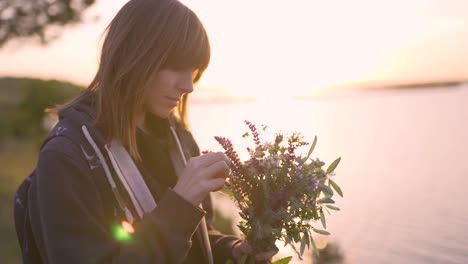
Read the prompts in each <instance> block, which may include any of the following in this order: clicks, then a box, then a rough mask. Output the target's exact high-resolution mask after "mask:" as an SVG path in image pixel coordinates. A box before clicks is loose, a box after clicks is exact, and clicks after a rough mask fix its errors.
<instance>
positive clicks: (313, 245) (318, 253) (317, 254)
mask: <svg viewBox="0 0 468 264" xmlns="http://www.w3.org/2000/svg"><path fill="white" fill-rule="evenodd" d="M310 242H311V243H312V248H313V249H314V254H315V256H317V257H319V256H320V252H319V250H318V248H317V245H315V241H314V238H313V237H312V235H311V236H310Z"/></svg>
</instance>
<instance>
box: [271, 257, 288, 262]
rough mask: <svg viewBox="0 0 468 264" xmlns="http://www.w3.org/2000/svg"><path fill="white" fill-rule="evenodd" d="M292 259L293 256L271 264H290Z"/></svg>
mask: <svg viewBox="0 0 468 264" xmlns="http://www.w3.org/2000/svg"><path fill="white" fill-rule="evenodd" d="M291 259H292V256H291V257H286V258H282V259H279V260H277V261H275V262H273V263H271V264H288V263H289V262H290V261H291Z"/></svg>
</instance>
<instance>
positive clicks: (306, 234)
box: [302, 231, 310, 248]
mask: <svg viewBox="0 0 468 264" xmlns="http://www.w3.org/2000/svg"><path fill="white" fill-rule="evenodd" d="M302 241H304V242H306V244H307V248H310V237H309V232H307V231H304V236H303V237H302Z"/></svg>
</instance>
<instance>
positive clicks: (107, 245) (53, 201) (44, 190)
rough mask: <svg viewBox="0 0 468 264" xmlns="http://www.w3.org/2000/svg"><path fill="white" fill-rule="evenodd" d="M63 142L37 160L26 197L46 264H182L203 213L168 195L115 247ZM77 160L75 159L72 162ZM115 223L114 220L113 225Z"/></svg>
mask: <svg viewBox="0 0 468 264" xmlns="http://www.w3.org/2000/svg"><path fill="white" fill-rule="evenodd" d="M77 150H78V149H77V146H76V145H75V144H73V143H72V142H71V141H69V140H68V139H66V138H63V137H58V138H56V139H53V140H51V141H50V142H49V143H48V144H47V146H46V147H45V148H44V149H43V151H42V152H41V154H40V158H39V162H38V166H37V175H36V176H37V177H36V178H35V179H34V180H33V182H32V185H31V189H30V193H29V205H30V218H31V226H32V231H33V233H34V239H35V240H36V244H37V245H38V250H39V252H40V254H41V256H42V258H43V261H44V262H46V263H52V264H53V263H155V261H156V260H157V261H158V262H157V263H181V262H182V261H183V260H184V259H185V257H186V256H187V254H188V251H189V249H190V247H191V243H192V242H191V237H192V235H193V233H194V232H195V230H196V228H197V226H198V224H199V222H200V220H201V219H202V217H203V216H204V215H205V213H206V212H204V211H202V210H200V209H199V208H197V207H194V206H193V205H192V204H190V203H189V202H187V201H185V200H184V199H183V198H182V197H180V196H179V195H178V194H176V193H175V192H173V191H172V190H169V191H168V192H167V193H166V194H165V195H164V196H163V197H162V199H161V201H160V202H159V203H158V206H157V207H156V209H155V210H154V211H152V212H151V213H149V214H147V215H145V216H144V217H143V219H142V220H141V221H140V222H138V223H136V224H135V233H134V234H133V235H132V239H131V241H129V242H119V241H118V240H117V239H116V238H115V237H114V236H113V234H112V231H111V230H112V227H111V226H108V224H107V221H106V220H105V217H104V214H103V203H104V202H109V201H101V200H100V197H101V196H100V195H99V192H100V190H99V189H97V187H96V185H95V184H94V181H93V179H92V178H91V177H92V176H93V174H92V173H91V171H90V170H89V167H88V164H87V163H86V161H85V160H84V159H83V158H82V157H81V152H77ZM77 157H79V158H77ZM116 220H118V219H116Z"/></svg>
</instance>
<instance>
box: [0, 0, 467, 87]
mask: <svg viewBox="0 0 468 264" xmlns="http://www.w3.org/2000/svg"><path fill="white" fill-rule="evenodd" d="M125 2H127V1H124V0H98V1H97V3H96V4H95V5H94V6H93V7H92V8H90V9H89V10H88V11H87V12H86V14H85V17H86V18H87V20H88V21H89V22H87V23H85V24H79V25H76V26H69V27H67V28H65V29H64V30H63V31H62V32H63V34H62V37H61V38H60V39H58V40H57V41H54V42H52V43H51V44H50V45H49V46H46V47H41V46H39V45H37V44H35V43H33V42H27V43H23V44H21V46H18V45H17V44H16V43H11V44H10V45H8V46H6V47H4V48H2V49H1V50H0V62H1V63H0V76H5V75H8V76H11V75H13V76H34V77H41V78H57V79H62V80H69V81H73V82H77V83H79V84H83V85H85V84H87V83H88V82H89V81H90V79H91V78H92V77H93V75H94V73H95V71H96V67H97V59H98V51H99V42H98V40H99V35H100V33H101V32H102V31H103V29H104V27H105V25H107V23H108V22H109V21H110V19H111V18H112V17H113V16H114V15H115V14H116V12H117V11H118V10H119V9H120V7H121V6H122V5H123V4H124V3H125ZM182 2H184V3H185V4H186V5H187V6H189V7H190V8H192V9H193V10H194V11H195V12H196V13H197V14H198V16H199V17H200V19H201V20H202V22H203V23H204V25H205V27H206V29H207V31H208V34H209V36H210V40H211V46H212V60H211V63H210V66H209V68H208V70H207V72H206V73H205V75H204V77H203V79H202V81H201V83H200V85H199V86H200V87H201V89H208V88H209V89H219V90H220V91H227V92H229V93H232V94H239V95H241V94H253V95H260V94H266V93H267V94H269V95H270V96H280V95H282V94H284V92H285V91H287V92H288V93H289V94H291V95H298V94H301V95H307V94H313V93H315V92H317V91H321V89H324V88H326V87H330V86H336V85H339V84H343V83H368V82H379V83H380V82H412V81H437V80H451V79H468V1H466V0H425V1H422V0H411V1H408V0H392V1H389V0H388V1H379V0H356V1H351V0H350V1H338V0H329V1H323V0H321V1H319V0H301V1H299V0H290V1H287V2H286V1H276V0H248V1H247V0H236V1H233V0H229V1H228V0H185V1H182ZM95 15H99V17H100V19H99V20H98V21H97V22H91V18H92V17H93V16H95Z"/></svg>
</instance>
